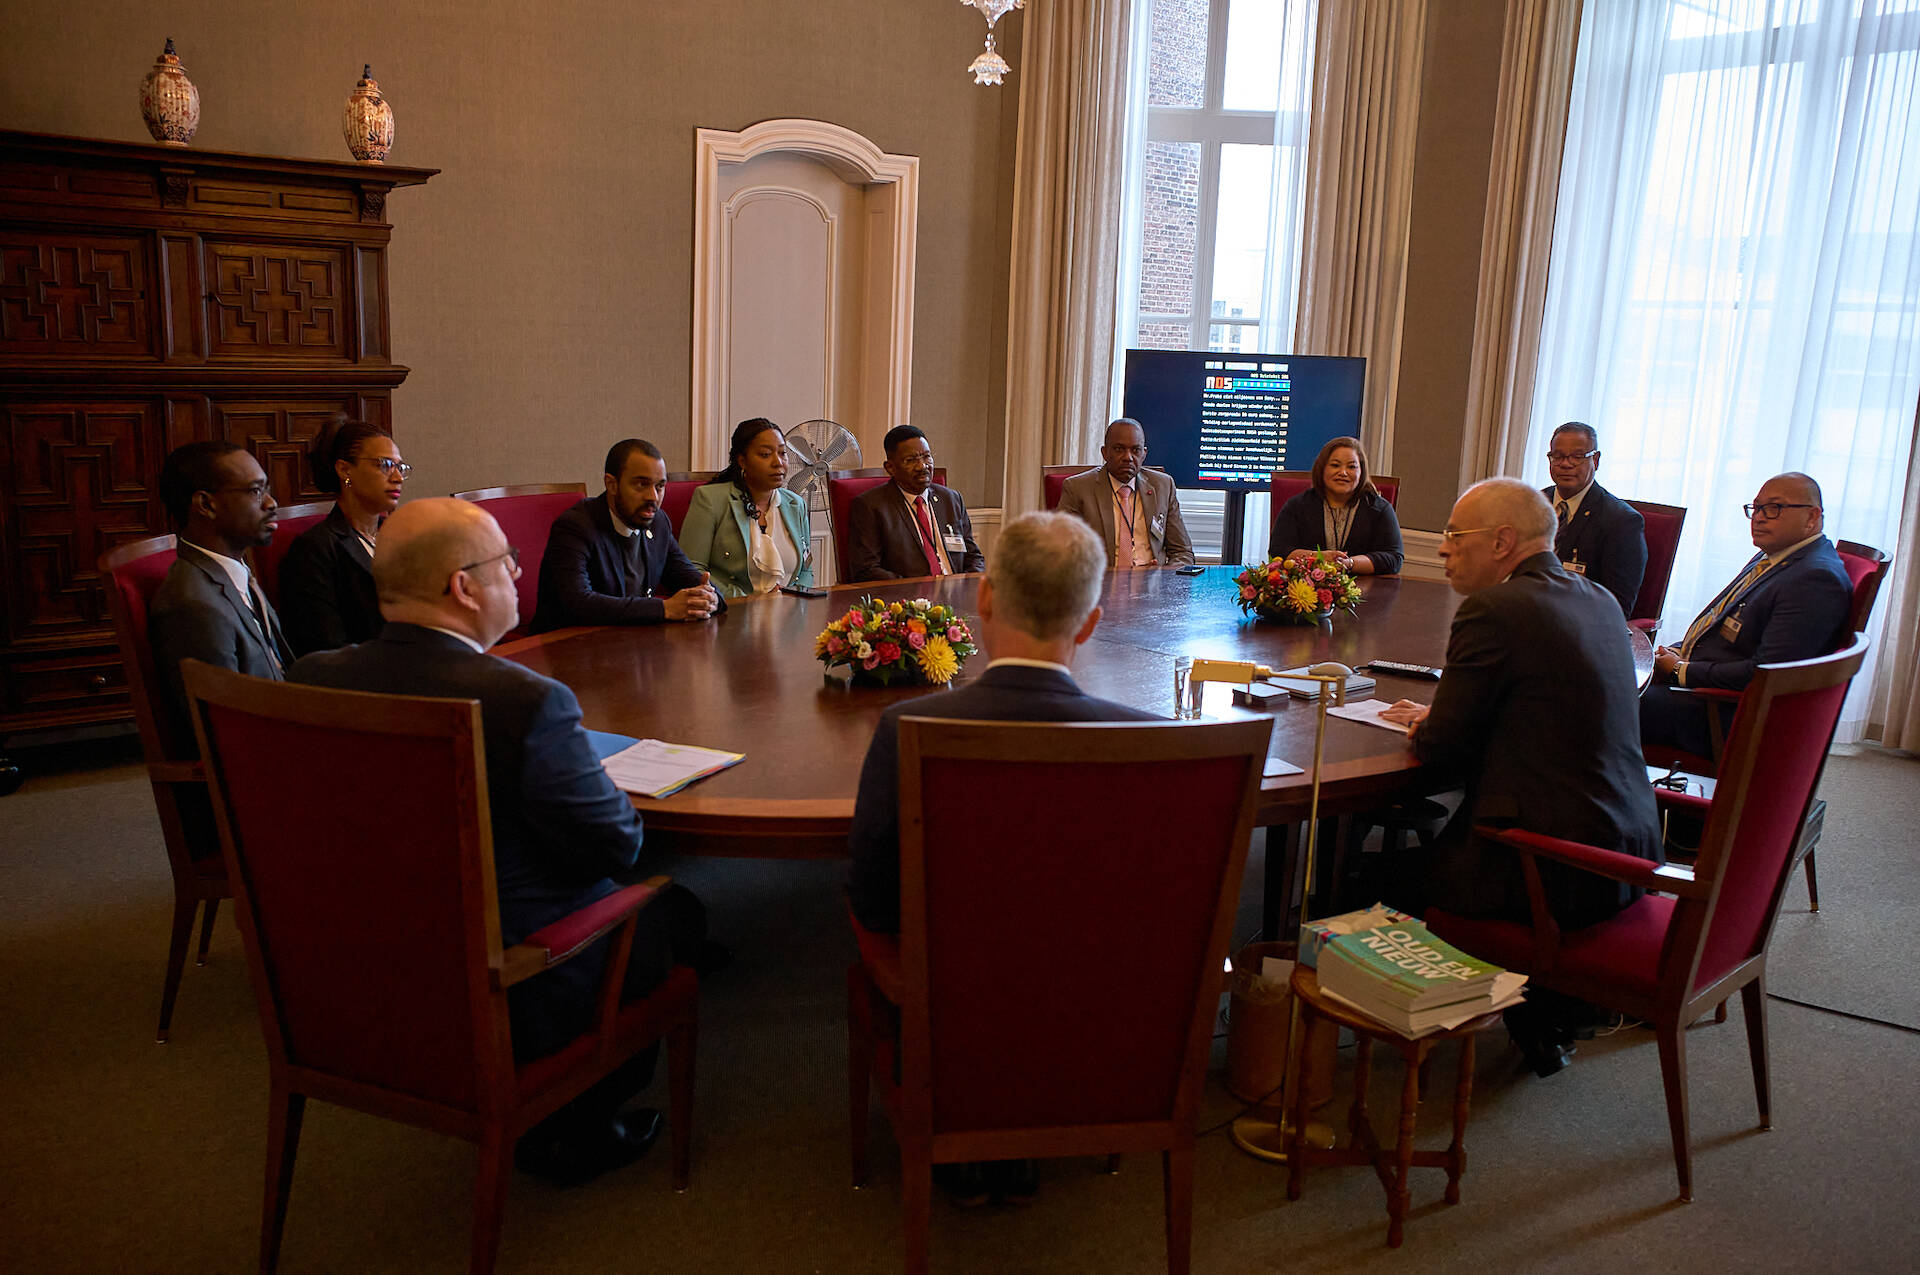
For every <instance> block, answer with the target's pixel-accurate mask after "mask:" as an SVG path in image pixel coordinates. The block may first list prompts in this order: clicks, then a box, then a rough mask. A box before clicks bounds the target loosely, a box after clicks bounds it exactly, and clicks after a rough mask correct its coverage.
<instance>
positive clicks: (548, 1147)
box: [513, 1107, 667, 1187]
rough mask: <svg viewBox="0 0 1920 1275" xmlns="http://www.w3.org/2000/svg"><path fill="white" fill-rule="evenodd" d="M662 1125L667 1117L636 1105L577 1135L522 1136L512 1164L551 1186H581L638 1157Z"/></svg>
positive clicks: (663, 1127) (648, 1145)
mask: <svg viewBox="0 0 1920 1275" xmlns="http://www.w3.org/2000/svg"><path fill="white" fill-rule="evenodd" d="M666 1127H667V1119H666V1117H665V1116H663V1115H661V1114H660V1113H659V1112H658V1111H655V1110H654V1109H653V1108H651V1107H636V1108H635V1109H634V1110H632V1111H629V1112H626V1113H624V1114H622V1115H618V1116H615V1117H613V1118H612V1119H611V1120H609V1121H607V1123H606V1124H604V1125H602V1126H600V1127H599V1128H598V1129H595V1130H594V1131H593V1132H591V1133H588V1134H585V1135H582V1136H580V1137H573V1138H550V1139H544V1140H540V1141H533V1140H531V1139H529V1138H522V1139H521V1140H520V1142H519V1145H517V1146H515V1147H514V1149H513V1165H514V1167H515V1168H516V1169H519V1170H520V1171H521V1172H522V1173H525V1174H528V1175H529V1176H532V1177H536V1178H539V1179H541V1180H542V1181H544V1182H550V1183H552V1184H553V1185H555V1186H562V1187H571V1186H581V1185H584V1184H585V1183H588V1182H591V1181H593V1180H594V1179H595V1178H597V1177H599V1176H601V1175H602V1174H604V1173H611V1172H613V1170H615V1169H619V1168H624V1167H626V1166H627V1165H629V1164H632V1163H633V1162H634V1161H635V1160H638V1159H639V1158H640V1157H641V1156H643V1155H645V1154H646V1153H647V1151H648V1149H649V1148H651V1147H652V1146H653V1144H654V1143H655V1142H657V1141H659V1140H660V1132H661V1130H663V1129H665V1128H666Z"/></svg>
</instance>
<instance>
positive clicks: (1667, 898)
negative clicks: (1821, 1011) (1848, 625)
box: [1427, 638, 1867, 1200]
mask: <svg viewBox="0 0 1920 1275" xmlns="http://www.w3.org/2000/svg"><path fill="white" fill-rule="evenodd" d="M1866 650H1867V643H1866V639H1864V638H1855V639H1854V640H1853V642H1852V644H1851V645H1849V646H1848V647H1847V648H1846V649H1845V650H1843V651H1838V652H1836V653H1834V654H1832V655H1823V656H1819V657H1818V658H1815V659H1811V660H1803V661H1800V662H1798V663H1794V664H1769V665H1762V666H1761V667H1760V670H1759V671H1758V672H1757V673H1756V674H1755V675H1754V679H1753V681H1752V683H1751V684H1749V685H1748V687H1747V689H1746V692H1745V693H1744V694H1743V695H1742V696H1741V699H1740V707H1739V709H1738V711H1737V712H1736V713H1735V714H1734V719H1733V727H1732V731H1731V733H1730V734H1729V736H1728V739H1727V751H1726V757H1725V764H1724V765H1723V766H1722V768H1721V774H1720V781H1719V784H1718V786H1717V788H1716V789H1715V791H1714V795H1713V800H1712V801H1711V802H1708V801H1707V800H1705V799H1703V798H1700V797H1692V796H1687V795H1684V794H1680V793H1672V792H1662V793H1661V794H1660V795H1661V799H1662V800H1663V801H1665V802H1667V803H1669V804H1670V805H1676V806H1682V807H1688V808H1691V809H1693V810H1695V811H1697V812H1698V813H1700V814H1703V815H1704V816H1705V818H1706V830H1705V832H1704V834H1703V835H1702V838H1701V846H1700V857H1699V859H1698V860H1697V861H1696V862H1695V864H1694V866H1693V867H1692V868H1691V869H1688V868H1684V867H1679V866H1675V865H1667V866H1665V867H1655V866H1654V865H1653V864H1651V863H1648V862H1646V861H1645V860H1642V859H1636V858H1633V857H1632V856H1630V855H1623V854H1619V853H1616V852H1614V851H1611V850H1601V849H1596V848H1594V847H1592V846H1585V845H1579V844H1577V843H1574V842H1570V841H1560V840H1557V839H1555V838H1552V837H1543V836H1540V835H1538V834H1536V833H1532V832H1527V831H1524V830H1521V829H1502V828H1490V827H1481V828H1479V829H1477V831H1478V832H1479V833H1480V834H1481V835H1482V836H1486V837H1491V838H1493V839H1495V840H1498V841H1502V842H1504V843H1506V844H1507V845H1509V846H1512V847H1513V848H1514V849H1516V850H1518V851H1519V852H1520V854H1521V866H1522V868H1523V870H1524V871H1525V873H1526V879H1527V889H1528V893H1529V895H1530V896H1531V899H1532V907H1533V925H1532V927H1531V928H1529V927H1528V926H1525V925H1517V924H1514V923H1512V922H1507V921H1474V920H1466V919H1463V918H1460V917H1456V916H1452V915H1450V914H1448V913H1445V912H1440V911H1435V912H1431V913H1429V914H1428V916H1427V923H1428V924H1429V925H1430V926H1432V927H1433V929H1434V931H1435V933H1437V934H1439V935H1440V936H1441V937H1442V938H1445V939H1446V940H1447V941H1448V942H1450V943H1452V944H1454V945H1455V946H1457V947H1460V948H1462V949H1464V950H1466V951H1468V952H1471V953H1473V954H1474V955H1475V956H1479V957H1482V958H1483V959H1486V960H1490V961H1494V962H1496V963H1498V964H1501V965H1505V966H1507V967H1509V968H1511V969H1518V970H1525V971H1527V972H1528V973H1529V974H1530V975H1531V976H1532V981H1533V982H1534V984H1535V985H1537V986H1540V987H1547V988H1552V989H1554V990H1556V991H1561V992H1565V993H1568V994H1569V995H1572V996H1577V997H1580V998H1581V999H1583V1000H1589V1001H1593V1002H1595V1003H1596V1004H1600V1005H1604V1006H1606V1007H1607V1008H1609V1009H1617V1010H1619V1011H1621V1012H1622V1013H1625V1014H1629V1015H1632V1016H1633V1017H1636V1018H1641V1019H1645V1020H1646V1021H1647V1022H1648V1023H1650V1024H1652V1026H1653V1029H1654V1031H1655V1033H1656V1034H1657V1036H1658V1039H1659V1044H1660V1075H1661V1079H1662V1080H1663V1082H1664V1083H1665V1086H1666V1091H1667V1123H1668V1126H1669V1128H1670V1131H1671V1133H1672V1137H1673V1158H1674V1163H1675V1166H1676V1167H1677V1169H1678V1170H1679V1176H1680V1198H1681V1199H1683V1200H1690V1199H1692V1198H1693V1157H1692V1150H1691V1142H1690V1137H1689V1133H1688V1120H1687V1052H1686V1030H1687V1027H1688V1026H1689V1025H1690V1024H1691V1023H1693V1022H1694V1021H1695V1020H1696V1019H1698V1018H1699V1017H1700V1016H1701V1015H1702V1014H1703V1013H1705V1012H1707V1011H1708V1010H1711V1009H1713V1008H1715V1007H1716V1006H1719V1005H1721V1004H1723V1003H1724V1002H1725V1001H1726V999H1727V997H1729V996H1730V995H1732V994H1733V993H1734V992H1736V991H1737V992H1739V993H1740V995H1741V1000H1742V1003H1743V1005H1744V1007H1745V1010H1746V1019H1747V1045H1748V1052H1749V1054H1750V1055H1751V1058H1752V1063H1753V1084H1754V1091H1755V1095H1756V1097H1757V1098H1758V1099H1759V1105H1760V1126H1761V1128H1769V1127H1771V1124H1772V1114H1771V1095H1770V1091H1769V1086H1768V1080H1767V1016H1766V1014H1767V1009H1766V1006H1767V1002H1766V972H1767V940H1768V939H1769V938H1770V937H1771V936H1772V934H1773V923H1774V919H1775V918H1776V917H1777V916H1778V915H1779V913H1780V900H1781V897H1782V894H1783V893H1784V891H1785V890H1786V884H1787V879H1788V877H1790V876H1791V875H1792V873H1793V867H1794V861H1795V848H1796V846H1797V845H1798V843H1799V839H1800V829H1801V827H1802V824H1803V823H1804V821H1805V820H1806V817H1807V812H1808V810H1809V809H1810V808H1811V807H1812V805H1813V801H1814V796H1813V793H1814V789H1815V787H1816V786H1817V785H1818V784H1819V782H1820V772H1821V770H1822V769H1823V768H1824V767H1825V765H1826V760H1827V748H1828V746H1829V745H1830V744H1831V743H1832V741H1833V732H1834V729H1835V727H1837V726H1838V725H1839V722H1840V705H1841V703H1842V702H1843V701H1844V700H1845V699H1846V696H1847V683H1848V682H1849V681H1850V680H1851V679H1852V677H1853V675H1854V673H1855V672H1856V671H1857V670H1858V669H1859V667H1860V662H1861V660H1862V659H1863V658H1864V657H1865V655H1866ZM1541 859H1545V860H1548V861H1550V862H1553V863H1560V864H1570V865H1572V866H1573V867H1575V868H1579V869H1582V870H1585V871H1589V872H1594V873H1597V874H1599V875H1601V876H1604V877H1609V878H1612V879H1613V880H1616V881H1625V882H1628V883H1630V884H1633V885H1638V886H1643V887H1645V888H1646V889H1648V890H1658V891H1661V892H1662V893H1660V894H1647V895H1644V896H1643V897H1641V898H1640V899H1639V900H1638V901H1636V902H1635V903H1634V904H1633V905H1632V906H1631V907H1629V908H1627V909H1626V910H1625V911H1624V912H1621V913H1620V914H1619V915H1618V916H1616V917H1614V918H1612V919H1611V920H1608V921H1604V922H1602V923H1600V924H1599V925H1593V926H1588V927H1586V928H1585V929H1580V930H1570V931H1568V932H1566V933H1561V932H1560V930H1559V928H1558V927H1557V926H1556V925H1555V924H1554V922H1553V918H1552V917H1551V916H1549V915H1548V913H1547V910H1546V904H1545V895H1544V894H1543V893H1542V890H1541V885H1540V869H1539V866H1538V862H1537V861H1538V860H1541Z"/></svg>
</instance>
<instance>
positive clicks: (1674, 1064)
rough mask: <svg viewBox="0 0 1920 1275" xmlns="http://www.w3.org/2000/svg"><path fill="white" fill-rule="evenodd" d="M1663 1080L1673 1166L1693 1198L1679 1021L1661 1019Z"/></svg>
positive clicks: (1683, 1045)
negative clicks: (1671, 1143)
mask: <svg viewBox="0 0 1920 1275" xmlns="http://www.w3.org/2000/svg"><path fill="white" fill-rule="evenodd" d="M1655 1036H1656V1037H1657V1039H1658V1040H1659V1042H1660V1082H1661V1083H1662V1084H1663V1085H1665V1086H1666V1090H1667V1127H1668V1129H1669V1130H1670V1131H1671V1132H1672V1134H1673V1166H1674V1169H1675V1170H1676V1171H1677V1172H1678V1173H1679V1175H1680V1198H1681V1199H1682V1200H1687V1201H1691V1200H1692V1199H1693V1143H1692V1138H1691V1135H1690V1133H1689V1124H1688V1119H1687V1036H1686V1030H1685V1029H1684V1028H1682V1027H1681V1026H1680V1025H1679V1024H1678V1023H1662V1024H1661V1025H1660V1026H1659V1028H1658V1029H1657V1030H1656V1032H1655Z"/></svg>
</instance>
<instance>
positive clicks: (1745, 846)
mask: <svg viewBox="0 0 1920 1275" xmlns="http://www.w3.org/2000/svg"><path fill="white" fill-rule="evenodd" d="M1866 651H1867V640H1866V639H1865V638H1863V637H1855V638H1854V639H1853V641H1852V643H1851V644H1849V645H1848V646H1847V647H1846V649H1844V650H1841V651H1836V652H1834V653H1833V654H1831V655H1822V656H1819V657H1818V658H1815V659H1811V660H1801V661H1798V662H1796V663H1792V664H1762V665H1761V666H1760V667H1759V669H1758V670H1757V671H1756V672H1755V673H1754V676H1753V681H1751V682H1749V683H1748V684H1747V687H1746V689H1745V690H1744V691H1743V692H1741V695H1740V706H1739V708H1738V709H1736V710H1735V712H1734V716H1733V725H1732V726H1731V728H1730V730H1729V734H1728V739H1727V747H1726V751H1725V752H1724V753H1722V754H1721V763H1720V775H1719V783H1718V785H1717V787H1716V788H1715V789H1714V795H1713V806H1712V808H1711V809H1710V810H1709V811H1708V814H1707V826H1706V828H1705V829H1704V830H1703V831H1702V834H1701V843H1700V857H1699V859H1698V860H1697V861H1696V863H1695V865H1694V874H1695V876H1696V877H1697V878H1699V879H1703V880H1710V881H1711V882H1712V886H1711V893H1710V895H1709V897H1708V899H1707V902H1706V904H1705V906H1704V907H1701V906H1691V907H1689V906H1687V905H1684V904H1683V905H1682V910H1681V913H1680V915H1679V916H1678V917H1677V918H1676V930H1675V932H1674V938H1673V940H1672V941H1671V942H1670V944H1669V948H1668V951H1667V953H1666V956H1665V959H1666V960H1667V961H1670V962H1680V963H1681V964H1680V966H1679V968H1678V969H1670V970H1669V971H1668V973H1670V974H1671V975H1672V977H1674V978H1675V979H1676V980H1680V979H1681V976H1682V975H1683V974H1690V977H1688V978H1686V979H1685V986H1686V988H1687V989H1688V990H1691V989H1693V988H1699V987H1703V986H1706V985H1707V984H1710V983H1712V982H1714V981H1715V980H1717V979H1719V978H1720V977H1722V976H1723V975H1725V974H1726V973H1727V972H1728V971H1729V970H1731V969H1733V968H1734V967H1735V966H1736V965H1739V964H1740V963H1741V962H1743V961H1746V960H1748V959H1750V958H1752V957H1754V956H1757V955H1759V954H1760V953H1761V952H1762V951H1764V950H1765V949H1766V945H1767V939H1768V936H1769V935H1770V934H1771V933H1772V931H1773V922H1774V917H1775V916H1776V915H1777V914H1778V913H1779V910H1780V899H1781V896H1782V894H1783V893H1784V891H1785V889H1786V884H1787V878H1788V877H1789V876H1790V875H1791V874H1792V872H1793V869H1794V866H1795V865H1794V850H1795V848H1796V846H1797V844H1798V842H1799V839H1800V828H1801V824H1802V822H1803V821H1804V820H1805V818H1806V815H1807V811H1808V809H1809V808H1810V807H1811V806H1812V805H1813V800H1814V790H1815V789H1816V788H1817V787H1819V784H1820V774H1821V771H1822V770H1823V769H1824V768H1825V766H1826V761H1827V749H1828V748H1829V747H1830V746H1831V745H1832V743H1833V734H1834V731H1835V730H1836V729H1837V728H1838V726H1839V724H1840V706H1841V704H1842V703H1843V702H1845V700H1846V697H1847V684H1848V683H1849V682H1850V681H1852V679H1853V675H1854V674H1855V673H1856V672H1858V671H1859V669H1860V664H1861V661H1862V660H1864V659H1865V658H1866Z"/></svg>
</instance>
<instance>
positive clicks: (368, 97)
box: [340, 66, 393, 164]
mask: <svg viewBox="0 0 1920 1275" xmlns="http://www.w3.org/2000/svg"><path fill="white" fill-rule="evenodd" d="M340 131H341V132H343V133H345V134H346V137H347V149H348V150H350V151H352V152H353V157H354V158H355V159H357V160H359V161H361V162H362V163H366V164H378V163H381V162H383V161H384V160H385V159H386V158H387V152H388V151H390V150H392V149H393V108H392V107H391V106H388V105H387V99H385V98H384V97H381V96H380V84H379V81H377V80H375V79H374V78H373V67H372V66H367V67H364V68H362V69H361V72H360V83H358V84H356V85H355V86H354V89H353V95H352V96H351V97H349V98H348V99H347V113H346V115H345V116H344V117H343V118H342V120H341V123H340Z"/></svg>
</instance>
